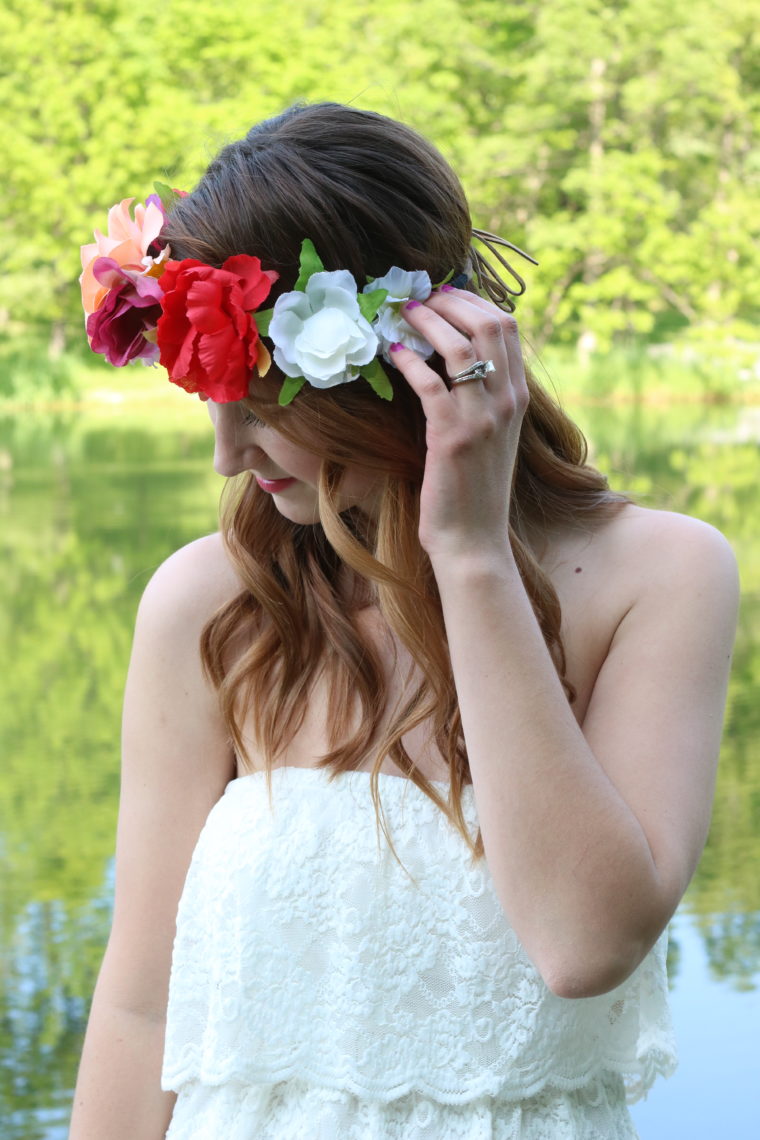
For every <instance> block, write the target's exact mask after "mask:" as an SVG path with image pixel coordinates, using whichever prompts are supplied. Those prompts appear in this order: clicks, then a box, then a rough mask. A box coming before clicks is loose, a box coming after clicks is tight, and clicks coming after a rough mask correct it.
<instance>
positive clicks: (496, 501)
mask: <svg viewBox="0 0 760 1140" xmlns="http://www.w3.org/2000/svg"><path fill="white" fill-rule="evenodd" d="M404 316H405V318H406V320H407V321H408V323H409V324H410V325H411V326H412V328H414V329H415V330H416V331H417V332H419V333H421V334H422V336H424V337H425V339H426V340H427V341H428V342H429V343H430V344H431V345H432V346H433V348H435V350H436V352H437V353H438V354H439V355H440V356H441V358H442V359H443V360H444V362H445V366H446V371H447V373H448V375H449V377H456V376H457V374H458V373H461V372H463V371H464V370H466V369H468V368H469V367H470V366H471V365H473V364H475V363H476V361H492V362H493V370H492V371H490V372H488V373H487V374H486V375H485V377H484V379H482V380H472V381H468V382H467V383H459V384H453V385H452V386H451V387H450V388H449V387H447V385H446V383H445V382H444V381H443V380H442V379H441V377H440V376H439V375H438V374H437V373H436V372H434V371H433V369H432V368H430V367H429V366H428V364H426V362H425V361H424V360H423V359H422V357H421V356H420V355H419V354H418V353H416V352H414V351H413V350H412V349H409V348H406V347H404V346H402V345H394V346H393V349H392V353H393V363H394V365H395V366H396V368H398V370H399V371H400V372H401V373H402V374H403V375H404V376H405V378H406V380H407V381H408V382H409V384H410V386H411V387H412V388H413V389H414V391H415V392H416V393H417V395H418V396H419V398H420V400H421V401H422V406H423V408H424V411H425V416H426V419H427V433H426V438H427V457H426V460H425V475H424V479H423V484H422V493H421V498H420V528H419V533H420V542H421V543H422V546H423V548H424V549H425V550H426V551H427V553H428V555H429V556H430V559H431V561H433V563H434V564H435V562H436V561H437V560H440V559H447V558H450V557H453V558H456V557H457V556H459V555H467V556H470V555H472V554H473V553H488V552H492V551H499V552H506V551H508V550H509V538H508V522H509V493H510V487H511V484H512V474H513V471H514V466H515V461H516V457H517V444H518V440H519V437H520V428H521V425H522V418H523V415H524V413H525V409H526V408H527V406H528V387H527V384H526V380H525V367H524V364H523V359H522V352H521V349H520V341H519V336H518V331H517V322H516V321H515V320H514V318H513V317H512V316H510V315H509V314H508V313H504V312H502V310H501V309H498V308H496V306H495V305H492V304H491V303H490V302H489V301H485V300H483V299H482V298H480V297H476V296H475V295H474V294H472V293H468V292H466V291H465V290H462V289H452V288H451V287H449V286H443V288H442V289H440V290H438V291H437V292H434V293H433V294H431V296H430V298H429V299H428V300H427V301H425V302H424V304H422V303H420V302H417V301H412V302H410V303H409V304H407V306H406V308H405V309H404Z"/></svg>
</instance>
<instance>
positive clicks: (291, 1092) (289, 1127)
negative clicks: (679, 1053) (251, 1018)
mask: <svg viewBox="0 0 760 1140" xmlns="http://www.w3.org/2000/svg"><path fill="white" fill-rule="evenodd" d="M222 1137H224V1140H637V1137H636V1130H635V1128H634V1127H633V1123H632V1121H631V1118H630V1115H629V1114H628V1111H627V1109H626V1108H625V1096H624V1092H623V1087H622V1081H621V1079H620V1077H607V1078H605V1079H603V1080H600V1081H596V1082H593V1083H592V1084H591V1085H586V1086H584V1088H582V1089H579V1090H577V1091H575V1092H569V1093H556V1092H554V1091H553V1090H546V1091H544V1092H543V1093H541V1094H539V1095H538V1096H537V1097H533V1098H530V1099H529V1100H523V1101H494V1100H492V1099H491V1098H490V1097H480V1098H479V1099H477V1100H474V1101H471V1102H470V1103H469V1104H466V1105H443V1104H440V1103H439V1102H438V1101H435V1100H431V1099H430V1098H427V1097H423V1096H418V1095H415V1094H410V1095H408V1096H405V1097H400V1098H399V1099H398V1100H395V1101H392V1102H390V1103H389V1104H383V1103H380V1102H378V1101H370V1100H360V1099H359V1098H357V1097H355V1096H352V1094H350V1093H346V1092H342V1091H340V1090H335V1089H329V1088H321V1087H319V1086H316V1085H311V1084H308V1083H307V1082H305V1081H288V1082H285V1083H283V1084H274V1085H243V1084H239V1083H237V1082H231V1083H230V1084H227V1085H223V1086H222V1087H220V1088H209V1086H208V1085H202V1084H200V1083H198V1082H191V1083H190V1084H189V1085H186V1086H183V1088H182V1091H181V1092H180V1095H179V1100H178V1101H177V1105H176V1108H175V1112H174V1116H173V1117H172V1123H171V1127H170V1128H169V1131H168V1132H167V1134H166V1140H221V1138H222Z"/></svg>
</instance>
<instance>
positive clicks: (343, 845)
mask: <svg viewBox="0 0 760 1140" xmlns="http://www.w3.org/2000/svg"><path fill="white" fill-rule="evenodd" d="M381 780H382V783H381V798H382V803H383V807H384V809H385V812H386V815H387V818H388V823H389V826H390V829H391V834H392V836H393V841H394V844H395V846H396V850H397V852H398V855H399V858H400V860H401V862H402V863H403V868H402V867H401V866H399V864H398V862H397V861H396V860H395V859H394V857H393V854H392V852H391V851H390V850H389V848H388V846H387V843H386V842H385V840H384V838H383V837H382V834H381V833H380V834H378V832H377V828H376V823H375V811H374V805H373V803H372V797H371V793H370V782H369V777H368V775H367V774H366V773H364V772H350V773H343V774H342V775H340V776H338V777H337V778H335V779H334V780H333V781H330V780H329V778H328V775H327V773H325V772H323V771H319V770H315V769H294V768H283V769H277V770H276V771H275V772H274V773H273V777H272V786H273V797H272V804H271V806H270V803H269V798H268V795H267V788H266V780H265V778H264V776H263V774H261V773H255V774H252V775H249V776H245V777H242V778H240V779H238V780H234V781H233V782H232V783H231V784H230V785H228V787H227V790H226V792H225V795H224V796H223V797H222V798H221V800H220V801H219V802H218V803H217V804H216V806H215V807H214V808H213V810H212V811H211V813H210V815H209V818H208V820H207V823H206V826H205V828H204V830H203V832H202V834H201V836H200V838H199V841H198V844H197V847H196V851H195V854H194V856H193V860H192V864H191V867H190V870H189V872H188V876H187V881H186V885H185V889H184V892H183V896H182V900H181V903H180V907H179V913H178V920H177V936H176V940H175V947H174V959H173V965H172V976H171V984H170V995H169V1009H168V1020H167V1038H166V1050H165V1057H164V1069H163V1078H162V1083H163V1087H164V1088H167V1089H175V1090H181V1089H183V1086H185V1092H184V1094H183V1095H184V1100H187V1097H188V1095H189V1093H188V1090H189V1089H191V1088H192V1089H194V1090H195V1092H194V1093H193V1097H194V1098H195V1099H196V1101H197V1099H198V1098H200V1101H201V1102H202V1101H203V1097H204V1096H205V1095H206V1093H208V1090H209V1088H211V1087H215V1088H216V1089H217V1094H218V1095H219V1096H222V1097H223V1099H225V1098H229V1097H230V1096H233V1094H232V1093H231V1092H230V1091H229V1090H231V1089H234V1088H238V1089H241V1088H243V1087H244V1088H245V1089H246V1090H248V1091H247V1093H246V1096H247V1097H248V1099H249V1100H250V1098H251V1097H253V1098H254V1099H256V1098H258V1101H257V1103H259V1105H261V1103H263V1101H262V1098H263V1100H264V1101H266V1102H267V1104H269V1106H270V1108H271V1105H272V1104H275V1103H277V1097H278V1096H279V1095H281V1091H282V1088H283V1086H284V1083H285V1082H288V1085H287V1087H288V1088H290V1089H291V1090H292V1095H293V1097H294V1100H293V1104H294V1105H295V1104H298V1103H302V1105H303V1104H305V1103H306V1102H307V1101H308V1098H309V1096H310V1095H317V1093H316V1092H315V1091H314V1090H322V1092H321V1093H320V1094H319V1095H320V1096H324V1097H328V1099H329V1098H331V1097H334V1098H337V1103H340V1104H343V1103H344V1102H345V1098H350V1097H353V1098H356V1099H357V1101H358V1102H361V1103H362V1104H363V1105H364V1108H363V1109H362V1112H364V1113H365V1114H366V1113H370V1114H371V1113H372V1112H375V1111H376V1112H378V1113H380V1115H381V1116H382V1115H383V1112H384V1110H383V1108H382V1106H383V1105H384V1106H386V1110H387V1111H386V1112H385V1116H388V1113H389V1112H391V1111H392V1112H402V1115H403V1112H407V1113H408V1111H411V1109H409V1105H410V1104H411V1103H412V1101H410V1100H409V1098H410V1097H411V1098H412V1100H413V1101H414V1104H418V1103H427V1104H428V1105H430V1106H432V1107H430V1111H431V1112H432V1113H434V1114H435V1113H437V1112H438V1111H439V1110H440V1111H443V1109H442V1107H441V1106H469V1108H468V1109H467V1112H465V1116H467V1113H469V1116H467V1119H468V1120H469V1121H470V1123H468V1125H467V1127H468V1128H470V1127H471V1129H472V1130H471V1131H462V1132H456V1131H453V1130H452V1129H451V1128H450V1126H449V1124H448V1123H447V1124H446V1127H445V1129H443V1131H442V1130H441V1127H440V1126H438V1125H436V1127H438V1128H439V1130H438V1132H437V1133H435V1132H433V1131H428V1132H425V1131H419V1129H418V1130H417V1131H413V1130H412V1131H403V1132H398V1131H396V1132H394V1131H393V1129H392V1128H391V1125H390V1124H388V1128H389V1129H391V1130H390V1131H388V1130H386V1131H382V1130H381V1131H379V1132H377V1135H378V1136H382V1137H383V1138H386V1137H387V1138H388V1140H390V1137H395V1136H396V1135H398V1136H399V1137H400V1136H401V1135H403V1136H404V1137H405V1138H406V1137H407V1136H409V1137H417V1136H419V1137H420V1140H422V1138H423V1137H427V1136H428V1135H429V1136H431V1137H432V1136H433V1135H437V1136H441V1135H446V1136H447V1137H448V1136H451V1137H455V1136H459V1135H461V1136H467V1137H470V1136H472V1137H473V1138H475V1137H477V1138H480V1137H481V1136H483V1137H485V1136H491V1135H493V1136H497V1135H498V1136H500V1137H501V1136H504V1137H507V1136H511V1135H520V1136H523V1135H525V1136H528V1135H530V1136H531V1137H532V1136H533V1135H534V1133H533V1132H530V1133H523V1132H519V1131H518V1132H515V1131H514V1127H513V1123H509V1122H506V1123H504V1124H503V1127H502V1125H501V1124H500V1125H499V1129H498V1130H496V1131H491V1132H489V1131H483V1130H481V1131H478V1127H480V1125H478V1126H477V1127H476V1125H475V1124H474V1123H472V1121H473V1120H475V1119H476V1117H477V1113H478V1112H480V1113H481V1115H482V1112H483V1111H485V1108H484V1107H483V1106H484V1105H485V1103H486V1101H490V1100H492V1099H496V1100H499V1101H503V1102H509V1101H511V1102H517V1101H527V1100H528V1099H530V1098H536V1097H539V1096H540V1095H541V1094H542V1093H544V1092H545V1091H546V1090H551V1095H554V1094H558V1093H563V1094H565V1100H566V1102H567V1103H566V1104H565V1109H563V1111H565V1110H566V1109H567V1104H569V1103H570V1100H569V1099H568V1096H569V1094H570V1093H571V1092H572V1090H576V1089H583V1088H584V1087H586V1089H587V1090H590V1089H591V1088H592V1086H593V1087H594V1088H602V1089H606V1088H607V1085H605V1083H604V1082H605V1081H609V1080H612V1079H613V1076H614V1075H617V1077H618V1079H619V1078H620V1077H622V1078H624V1081H625V1085H626V1089H627V1094H628V1098H629V1099H631V1100H632V1099H636V1098H638V1097H639V1096H641V1095H642V1094H643V1093H644V1092H645V1091H646V1089H647V1088H648V1087H649V1086H650V1085H651V1083H652V1081H653V1080H654V1078H655V1076H656V1074H657V1073H658V1072H660V1073H669V1072H670V1071H672V1069H673V1067H674V1064H675V1052H674V1043H673V1038H672V1031H671V1024H670V1018H669V1013H668V1007H667V996H666V995H667V985H666V975H665V949H666V941H665V937H663V938H662V939H661V940H660V942H659V943H658V944H657V946H656V947H655V948H654V949H653V950H652V952H651V953H650V954H649V955H648V956H647V958H646V959H645V961H644V962H643V963H642V964H641V966H640V967H639V968H638V969H637V970H636V972H635V973H634V974H633V975H632V976H631V977H630V978H629V979H628V980H627V981H626V982H625V983H624V984H623V985H622V986H620V987H618V988H617V989H615V990H614V991H612V992H611V993H608V994H604V995H601V996H600V997H594V998H587V999H580V1000H568V999H563V998H559V997H557V996H555V995H554V994H552V993H551V992H550V991H549V990H548V989H547V987H546V986H545V984H544V983H543V981H542V979H541V977H540V975H539V974H538V972H537V971H536V969H535V967H534V966H533V965H532V963H531V962H530V960H529V959H528V958H527V956H526V954H525V952H524V950H523V949H522V946H521V945H520V943H519V941H518V939H517V937H516V936H515V934H514V932H513V931H512V929H511V928H510V926H509V924H508V922H507V920H506V918H505V916H504V912H503V911H502V909H501V906H500V904H499V902H498V899H497V897H496V894H495V890H494V887H493V883H492V880H491V877H490V875H489V873H488V869H487V867H486V866H485V864H484V863H481V864H479V865H477V866H473V865H472V862H471V858H470V853H469V851H468V849H467V846H466V844H465V843H464V841H463V839H462V837H461V835H459V834H458V833H457V832H456V831H455V830H454V829H453V828H452V826H451V825H450V824H449V822H448V821H447V820H446V819H445V817H444V816H443V815H442V814H441V812H440V811H439V810H438V809H437V808H436V806H435V804H433V803H432V801H431V800H430V799H429V798H428V797H427V796H426V795H425V794H424V793H423V792H422V791H420V789H418V788H417V787H416V786H415V785H414V784H412V783H411V782H410V781H408V780H405V779H402V778H399V777H393V776H387V777H385V778H382V777H381ZM463 807H464V813H465V819H466V820H467V823H468V826H470V827H471V828H472V829H473V834H474V831H475V828H476V826H477V815H476V811H475V801H474V795H473V790H472V788H467V789H465V798H464V804H463ZM221 1086H228V1091H227V1092H224V1093H223V1092H222V1090H221ZM621 1087H622V1086H621ZM204 1089H205V1090H206V1092H205V1093H204V1092H203V1090H204ZM278 1089H279V1090H280V1092H277V1091H276V1090H278ZM309 1089H311V1090H312V1092H311V1093H310V1092H309ZM297 1090H300V1091H297ZM241 1095H242V1093H241ZM272 1098H274V1099H272ZM414 1098H417V1100H414ZM419 1098H422V1100H419ZM484 1098H486V1101H484ZM191 1099H192V1098H191ZM233 1099H235V1098H234V1097H233ZM550 1099H551V1098H550ZM592 1099H593V1097H592ZM602 1099H605V1098H602ZM182 1101H183V1097H182V1096H181V1097H180V1102H182ZM320 1103H321V1102H320ZM402 1104H404V1105H406V1107H405V1108H404V1109H403V1111H402V1108H401V1107H400V1106H402ZM371 1106H375V1108H372V1107H371ZM378 1106H379V1107H378ZM478 1106H480V1107H478ZM492 1107H493V1106H492ZM194 1111H195V1113H196V1115H197V1114H198V1112H200V1109H199V1108H198V1107H197V1105H196V1110H194ZM257 1111H259V1110H257ZM267 1111H269V1109H268V1110H267ZM294 1111H295V1112H296V1114H297V1113H298V1111H300V1110H299V1109H297V1108H294ZM303 1111H306V1109H305V1108H303ZM309 1111H311V1110H309ZM341 1111H342V1110H341ZM415 1111H417V1110H416V1109H415ZM489 1111H490V1110H489ZM501 1111H502V1112H503V1113H507V1116H505V1117H504V1121H507V1117H508V1116H509V1113H512V1117H509V1119H510V1120H512V1121H513V1118H514V1113H515V1112H518V1108H517V1107H516V1106H515V1104H512V1105H511V1107H509V1108H507V1107H506V1106H502V1109H501ZM568 1111H569V1110H568ZM473 1112H475V1114H476V1115H475V1116H474V1117H473V1116H472V1113H473ZM388 1119H390V1117H388ZM624 1119H625V1120H627V1119H628V1118H627V1116H626V1117H625V1118H624ZM173 1127H174V1125H173ZM262 1127H263V1125H262ZM373 1127H374V1126H373ZM484 1127H485V1126H484ZM489 1127H490V1125H489ZM494 1127H495V1126H494ZM589 1127H590V1126H589ZM620 1127H630V1125H629V1124H625V1125H620ZM510 1129H512V1131H510ZM222 1134H223V1135H225V1136H228V1135H229V1136H230V1137H237V1133H236V1132H234V1131H223V1132H221V1133H219V1135H222ZM249 1134H250V1135H251V1136H253V1135H256V1136H262V1137H263V1136H265V1135H269V1133H267V1132H265V1131H256V1130H254V1131H252V1132H250V1133H247V1134H246V1135H249ZM295 1134H296V1133H293V1135H295ZM374 1134H375V1133H374V1132H372V1131H365V1132H363V1133H362V1132H360V1131H357V1132H356V1135H357V1136H359V1135H363V1136H370V1135H374ZM170 1135H171V1136H172V1140H174V1137H175V1135H176V1136H177V1140H179V1137H182V1140H185V1137H186V1136H187V1137H190V1136H195V1135H196V1133H194V1132H185V1131H180V1132H177V1133H175V1132H171V1131H170ZM197 1135H198V1136H199V1137H203V1136H206V1135H208V1136H209V1137H210V1136H211V1135H212V1133H208V1134H206V1133H203V1132H198V1133H197ZM240 1135H241V1136H242V1135H243V1133H241V1134H240ZM271 1135H272V1136H273V1137H274V1136H275V1135H277V1136H278V1137H286V1136H288V1135H290V1133H289V1132H288V1131H287V1128H286V1127H285V1126H284V1125H283V1130H282V1131H280V1132H276V1131H273V1132H272V1133H271ZM302 1135H303V1133H302ZM309 1135H312V1133H309ZM313 1135H314V1136H321V1135H322V1133H321V1132H314V1133H313ZM324 1135H325V1136H327V1135H331V1136H332V1135H335V1136H337V1135H341V1136H349V1135H353V1133H349V1132H348V1131H345V1129H344V1128H343V1126H341V1128H340V1129H339V1130H338V1131H333V1132H325V1133H324ZM540 1135H542V1133H540V1132H535V1136H536V1137H538V1136H540ZM547 1135H549V1134H548V1133H547ZM551 1135H552V1136H554V1135H562V1136H565V1135H567V1136H568V1137H569V1136H576V1135H578V1136H581V1135H583V1136H588V1137H592V1136H594V1135H596V1133H594V1132H593V1131H588V1132H585V1133H580V1132H577V1133H576V1132H573V1131H568V1132H555V1133H552V1134H551ZM600 1135H605V1136H606V1137H608V1138H609V1137H615V1136H617V1135H620V1136H630V1135H635V1133H632V1132H630V1131H629V1132H613V1131H608V1132H606V1133H604V1132H602V1133H600Z"/></svg>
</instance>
